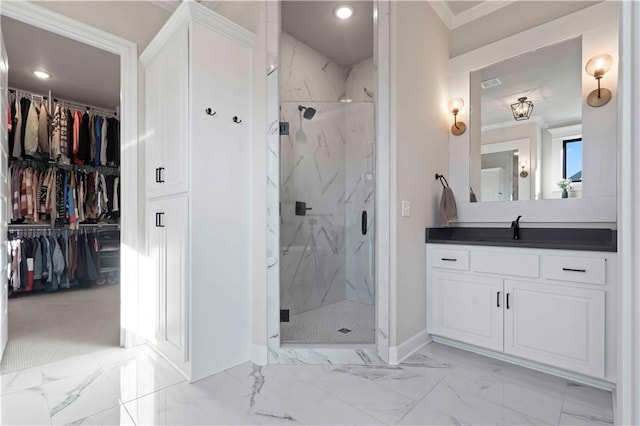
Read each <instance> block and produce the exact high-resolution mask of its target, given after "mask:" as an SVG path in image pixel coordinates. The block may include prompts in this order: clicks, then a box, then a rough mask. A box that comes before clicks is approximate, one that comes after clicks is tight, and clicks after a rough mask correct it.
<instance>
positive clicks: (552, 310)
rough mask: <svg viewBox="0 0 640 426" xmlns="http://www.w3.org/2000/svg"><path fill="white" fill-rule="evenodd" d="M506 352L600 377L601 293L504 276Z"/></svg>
mask: <svg viewBox="0 0 640 426" xmlns="http://www.w3.org/2000/svg"><path fill="white" fill-rule="evenodd" d="M504 288H505V293H506V295H508V299H509V303H508V306H507V304H506V300H505V338H504V346H505V352H506V353H508V354H512V355H516V356H520V357H523V358H528V359H531V360H534V361H539V362H543V363H545V364H550V365H554V366H556V367H560V368H565V369H567V370H572V371H576V372H579V373H583V374H586V375H589V376H595V377H604V374H605V357H604V353H605V340H604V337H605V336H604V333H605V331H604V324H605V317H604V314H605V312H604V309H605V305H604V302H605V292H604V291H603V290H590V289H583V288H573V287H565V286H561V285H548V284H539V283H532V282H520V281H512V280H506V281H505V287H504Z"/></svg>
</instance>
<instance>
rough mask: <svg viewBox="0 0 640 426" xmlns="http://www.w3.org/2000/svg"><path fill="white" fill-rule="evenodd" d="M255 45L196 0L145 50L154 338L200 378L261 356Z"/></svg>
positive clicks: (150, 332)
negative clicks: (256, 317) (254, 218)
mask: <svg viewBox="0 0 640 426" xmlns="http://www.w3.org/2000/svg"><path fill="white" fill-rule="evenodd" d="M253 42H254V35H253V34H251V33H250V32H248V31H246V30H245V29H243V28H242V27H240V26H238V25H236V24H235V23H233V22H231V21H229V20H227V19H226V18H224V17H221V16H220V15H218V14H216V13H215V12H213V11H212V10H210V9H208V8H206V7H205V6H203V5H201V4H199V3H197V2H191V1H189V2H182V4H181V5H180V6H179V7H178V9H177V10H176V11H175V12H174V14H173V15H172V16H171V17H170V18H169V20H168V21H167V23H166V24H165V25H164V26H163V28H162V29H161V30H160V32H159V33H158V34H157V35H156V37H155V38H154V39H153V41H152V42H151V43H150V44H149V46H148V47H147V48H146V49H145V51H144V52H143V53H142V55H141V56H140V61H141V62H142V64H143V72H144V103H143V105H144V118H145V122H144V130H143V132H142V137H141V140H142V141H143V143H144V150H145V155H144V158H145V168H144V169H145V180H146V184H145V189H146V191H145V198H146V224H145V230H146V234H145V238H146V243H147V262H146V263H145V265H146V266H144V267H146V269H145V270H144V271H143V274H145V273H146V274H145V275H144V279H145V280H148V285H147V286H146V287H147V288H148V291H149V294H145V297H147V298H148V299H149V302H148V303H147V305H150V306H151V305H152V308H149V311H150V312H141V317H142V316H144V321H145V322H146V323H149V322H153V325H147V327H146V328H145V336H144V337H146V338H147V339H148V340H149V342H150V343H151V344H152V345H153V346H154V347H155V348H156V349H157V350H158V351H159V352H160V353H161V354H162V355H164V356H165V357H166V358H167V359H168V360H169V361H171V362H172V363H173V364H174V365H175V366H176V367H178V368H179V369H180V370H181V371H182V372H183V373H184V375H185V376H186V377H188V378H189V379H190V380H191V381H195V380H198V379H201V378H203V377H207V376H209V375H212V374H215V373H217V372H220V371H222V370H225V369H227V368H230V367H232V366H234V365H237V364H240V363H243V362H246V361H248V360H249V357H250V344H251V311H250V309H251V291H250V290H251V288H250V285H251V283H250V275H249V274H250V267H251V261H250V238H249V237H250V182H249V178H250V169H249V167H250V164H251V158H250V153H251V122H252V120H251V102H252V80H251V73H252V56H253V53H252V46H253ZM141 297H142V295H141ZM151 318H154V320H153V321H151Z"/></svg>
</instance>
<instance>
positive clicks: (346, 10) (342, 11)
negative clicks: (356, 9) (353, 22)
mask: <svg viewBox="0 0 640 426" xmlns="http://www.w3.org/2000/svg"><path fill="white" fill-rule="evenodd" d="M333 13H334V14H335V15H336V18H338V19H349V18H351V17H352V16H353V8H352V7H351V6H347V5H342V6H338V7H336V9H335V10H334V11H333Z"/></svg>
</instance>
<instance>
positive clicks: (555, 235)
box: [426, 227, 618, 252]
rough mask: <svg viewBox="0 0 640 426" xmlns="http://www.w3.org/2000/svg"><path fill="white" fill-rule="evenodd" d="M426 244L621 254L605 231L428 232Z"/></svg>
mask: <svg viewBox="0 0 640 426" xmlns="http://www.w3.org/2000/svg"><path fill="white" fill-rule="evenodd" d="M426 242H427V244H459V245H478V246H499V247H527V248H541V249H555V250H585V251H608V252H616V251H618V235H617V231H615V230H613V229H603V228H520V239H519V240H514V239H513V230H512V229H511V228H506V227H504V228H427V229H426Z"/></svg>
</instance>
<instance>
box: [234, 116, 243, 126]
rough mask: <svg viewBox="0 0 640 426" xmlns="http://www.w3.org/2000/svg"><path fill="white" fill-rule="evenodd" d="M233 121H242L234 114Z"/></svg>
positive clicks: (238, 122)
mask: <svg viewBox="0 0 640 426" xmlns="http://www.w3.org/2000/svg"><path fill="white" fill-rule="evenodd" d="M233 122H234V123H237V124H240V123H242V120H240V119H239V118H238V116H237V115H234V116H233Z"/></svg>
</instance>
